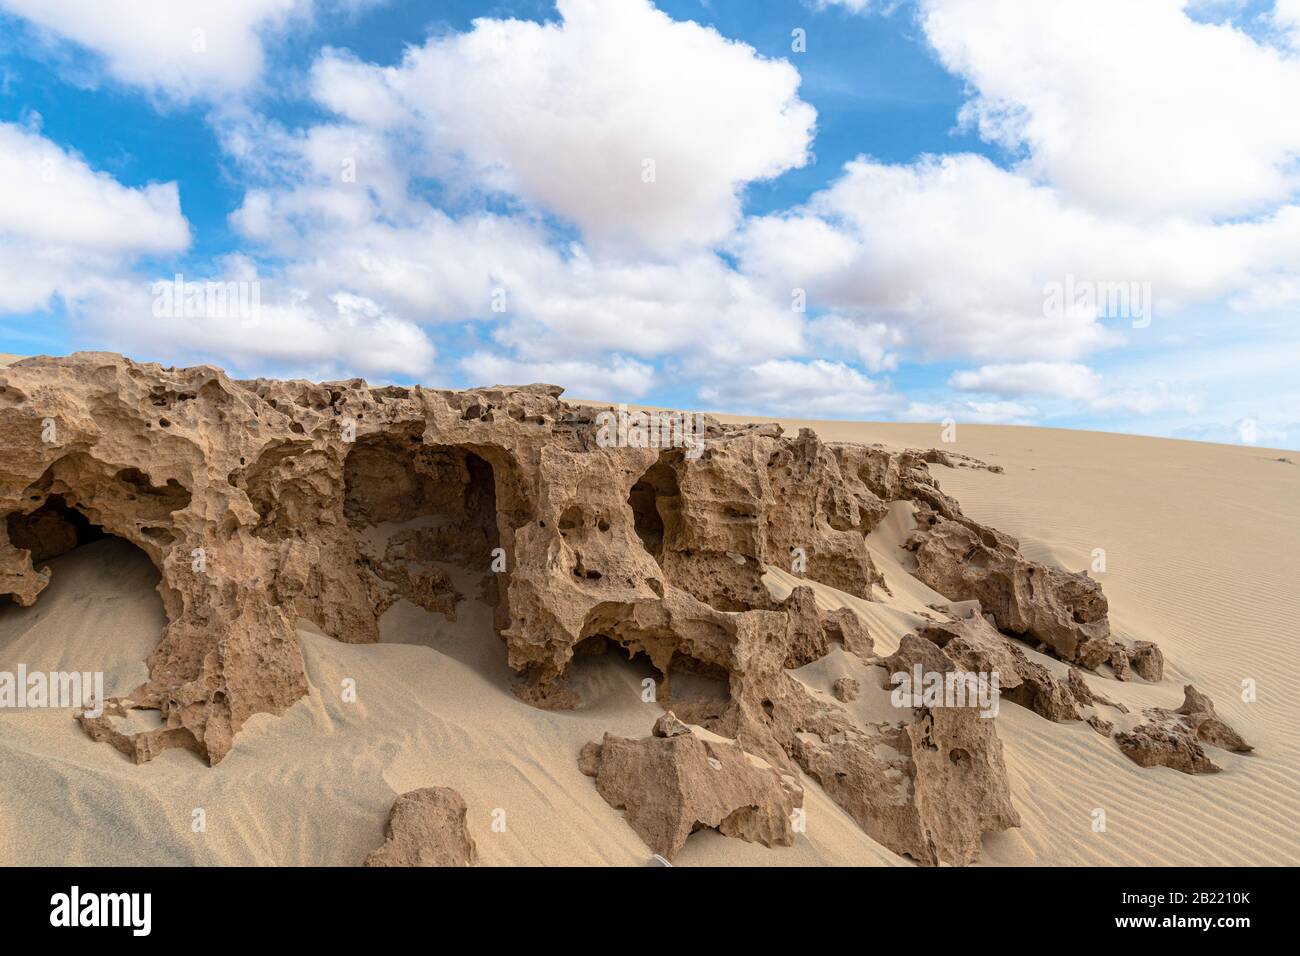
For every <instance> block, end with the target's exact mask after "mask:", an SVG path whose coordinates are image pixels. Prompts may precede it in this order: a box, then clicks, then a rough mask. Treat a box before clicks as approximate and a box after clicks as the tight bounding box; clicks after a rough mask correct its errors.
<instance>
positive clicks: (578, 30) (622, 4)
mask: <svg viewBox="0 0 1300 956" xmlns="http://www.w3.org/2000/svg"><path fill="white" fill-rule="evenodd" d="M557 7H558V9H559V12H560V15H561V18H562V19H561V21H560V22H555V23H546V24H537V23H532V22H528V21H522V20H493V19H486V18H484V19H479V20H476V21H474V27H473V29H472V30H470V31H469V32H467V33H460V34H453V35H451V36H448V37H444V38H433V39H431V40H429V41H428V42H427V43H426V44H425V45H424V46H423V47H419V48H413V49H410V50H408V51H407V54H406V56H405V58H404V59H403V62H402V64H401V65H400V66H398V67H390V68H380V67H367V66H365V65H363V64H360V63H357V62H355V61H353V60H350V59H349V58H347V57H346V56H345V55H343V54H338V53H333V52H331V53H328V54H327V55H326V56H325V57H323V58H322V60H321V61H320V62H319V63H318V64H317V67H316V70H315V76H314V79H315V90H316V95H317V96H318V98H319V99H320V100H321V101H322V102H323V103H324V104H326V105H327V106H329V107H330V108H331V109H333V110H335V111H337V112H338V113H339V114H340V115H342V116H345V117H347V118H348V119H350V120H352V121H353V122H356V123H359V124H373V125H374V126H376V127H377V128H390V127H392V126H394V125H396V124H398V123H399V122H401V119H402V117H401V111H402V110H403V109H405V110H406V111H407V112H408V113H409V115H410V116H412V117H413V118H414V121H415V122H416V123H417V124H418V127H419V129H420V131H421V132H422V133H423V135H424V137H425V142H424V147H425V149H426V150H427V152H428V158H429V162H430V164H431V169H433V170H434V171H436V172H438V173H439V174H441V175H442V176H443V177H445V178H456V177H460V178H461V179H462V180H463V181H465V180H467V181H469V182H472V184H473V185H474V186H475V187H486V188H488V189H492V190H496V191H500V192H505V193H509V194H511V195H514V196H517V197H520V198H521V199H523V200H525V201H527V202H530V203H534V204H536V205H537V206H540V207H542V208H544V209H546V210H549V211H550V212H553V213H555V214H557V215H559V216H561V217H563V218H565V219H567V220H569V221H572V222H573V223H575V224H576V225H577V226H578V227H579V228H580V229H581V231H582V234H583V236H584V238H585V239H586V241H587V242H588V243H589V244H592V245H594V246H598V247H602V248H617V249H624V250H627V249H635V250H639V251H646V250H648V251H650V252H653V253H658V254H669V253H674V252H676V251H677V250H679V249H681V248H682V247H690V246H695V247H704V246H707V245H709V244H710V243H713V242H716V241H718V240H720V239H722V238H723V237H724V236H725V235H726V234H727V233H729V232H730V231H731V229H732V228H733V227H734V226H735V225H736V223H737V221H738V220H739V216H740V202H739V198H738V194H739V192H740V190H741V189H742V188H743V187H744V186H745V184H746V183H749V182H751V181H754V180H761V179H767V178H770V177H773V176H776V175H777V174H779V173H781V172H783V171H784V170H787V169H790V168H792V167H796V166H801V165H803V164H804V163H805V162H806V161H807V157H808V153H807V150H808V145H809V142H810V139H811V134H812V127H813V123H814V120H815V115H816V114H815V111H814V110H813V108H812V107H811V106H809V105H808V104H806V103H804V102H803V101H802V100H800V99H799V98H798V92H797V91H798V86H799V74H798V72H797V71H796V70H795V69H794V67H793V66H791V65H790V64H789V63H786V62H784V61H776V60H768V59H764V58H762V57H760V56H759V55H758V54H757V53H756V52H755V51H754V50H753V48H751V47H749V46H746V45H745V44H743V43H739V42H737V41H733V40H728V39H726V38H724V37H723V36H721V35H720V34H718V33H717V32H716V31H715V30H713V29H710V28H706V27H702V26H700V25H698V24H696V23H693V22H680V21H674V20H672V19H670V18H669V17H668V16H667V15H665V14H664V13H662V12H660V11H659V10H657V9H655V7H654V6H653V4H651V3H649V2H648V0H559V3H557ZM647 161H652V162H653V164H654V169H653V172H654V181H653V182H646V181H645V180H644V174H645V170H646V166H645V163H646V162H647Z"/></svg>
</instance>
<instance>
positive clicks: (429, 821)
mask: <svg viewBox="0 0 1300 956" xmlns="http://www.w3.org/2000/svg"><path fill="white" fill-rule="evenodd" d="M468 812H469V810H468V807H466V805H465V799H464V798H463V797H462V796H461V795H460V794H459V793H457V792H456V791H455V790H452V789H451V788H450V787H424V788H422V789H420V790H410V791H408V792H406V793H404V794H402V795H401V796H400V797H398V798H397V799H396V800H394V801H393V808H392V810H390V811H389V814H388V828H387V831H386V835H385V836H386V838H385V840H384V845H383V846H381V847H380V848H379V849H377V850H375V851H374V852H373V853H371V854H370V855H369V856H368V857H366V866H472V865H473V863H474V858H475V855H476V851H475V847H474V840H473V838H472V837H471V836H470V835H469V828H468V827H467V826H466V825H465V816H466V814H467V813H468Z"/></svg>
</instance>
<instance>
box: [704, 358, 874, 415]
mask: <svg viewBox="0 0 1300 956" xmlns="http://www.w3.org/2000/svg"><path fill="white" fill-rule="evenodd" d="M699 396H700V399H701V401H703V402H704V403H705V405H706V406H707V407H709V408H710V409H712V410H714V411H721V412H732V413H735V414H742V415H772V414H774V415H787V416H791V417H798V418H849V419H853V418H867V417H870V416H873V415H879V414H881V413H882V412H887V411H889V412H892V411H896V410H897V409H898V408H899V399H898V397H897V396H896V395H894V394H893V393H892V392H891V391H890V390H889V388H888V387H886V386H885V385H882V384H881V383H879V382H877V381H874V380H872V379H870V378H868V377H867V376H866V375H863V374H862V372H860V371H858V370H857V369H855V368H853V367H852V366H850V365H846V364H845V363H843V362H829V361H826V360H825V359H814V360H812V361H808V362H801V361H796V360H793V359H772V360H770V361H767V362H761V363H759V364H758V365H755V366H752V367H750V368H746V369H739V370H737V371H736V373H735V374H732V375H729V376H727V377H726V378H725V379H719V380H718V381H717V382H715V383H713V384H710V385H706V386H704V387H702V388H701V389H700V390H699Z"/></svg>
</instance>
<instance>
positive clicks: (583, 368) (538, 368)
mask: <svg viewBox="0 0 1300 956" xmlns="http://www.w3.org/2000/svg"><path fill="white" fill-rule="evenodd" d="M461 367H462V368H463V369H464V370H465V372H466V374H468V375H469V377H470V379H471V380H472V381H473V382H474V383H475V384H477V385H506V384H510V385H515V384H528V383H531V382H547V383H549V384H552V385H562V386H563V387H564V388H565V390H566V391H567V392H568V393H569V394H570V395H571V396H572V397H575V398H595V399H610V398H617V399H621V400H626V399H633V398H639V397H641V396H642V395H644V394H645V393H646V392H647V391H649V390H650V386H651V384H652V382H653V380H654V369H653V368H651V367H650V366H649V365H646V364H645V363H644V362H638V361H636V360H634V359H630V358H627V357H625V356H621V355H615V356H611V357H609V359H608V360H606V361H603V362H599V363H595V362H583V361H578V360H573V359H568V360H566V359H559V360H556V361H552V362H526V361H519V360H517V359H512V358H508V357H506V356H502V355H498V354H494V353H491V352H475V353H474V354H472V355H468V356H466V357H465V358H464V359H463V360H462V361H461Z"/></svg>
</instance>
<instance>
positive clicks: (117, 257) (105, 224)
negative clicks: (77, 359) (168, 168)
mask: <svg viewBox="0 0 1300 956" xmlns="http://www.w3.org/2000/svg"><path fill="white" fill-rule="evenodd" d="M189 241H190V230H189V224H188V223H187V222H186V220H185V217H184V216H183V215H182V214H181V208H180V197H179V195H178V193H177V190H176V184H175V183H165V184H163V183H155V184H150V185H147V186H142V187H139V188H130V187H127V186H123V185H122V184H121V183H119V182H118V181H117V180H116V179H114V178H113V177H111V176H109V175H107V174H106V173H102V172H98V171H96V170H94V169H92V168H91V167H90V166H89V165H87V163H86V162H85V161H84V160H83V159H81V158H80V157H79V156H77V155H75V154H73V153H70V152H68V151H67V150H65V149H63V148H61V147H59V146H57V145H56V144H54V143H52V142H50V141H49V140H48V139H45V138H44V137H43V136H41V135H39V134H38V133H36V132H34V131H32V130H30V129H26V128H24V127H21V126H17V125H14V124H11V123H0V311H4V312H20V311H25V310H30V309H38V308H44V307H47V306H48V305H49V304H50V300H51V298H52V297H53V296H55V295H56V294H57V295H61V296H63V297H64V298H65V299H73V298H76V297H78V296H80V295H82V294H85V293H86V292H87V291H88V290H89V289H90V288H92V287H94V286H95V285H96V284H97V283H100V282H102V281H104V280H106V279H110V278H113V277H116V276H119V275H121V274H122V273H124V272H126V271H128V270H129V268H130V265H131V263H132V262H133V261H135V260H137V259H138V258H139V257H141V256H145V255H149V254H161V253H174V252H180V251H183V250H184V249H185V248H186V247H187V246H188V245H189Z"/></svg>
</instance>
